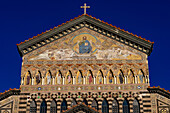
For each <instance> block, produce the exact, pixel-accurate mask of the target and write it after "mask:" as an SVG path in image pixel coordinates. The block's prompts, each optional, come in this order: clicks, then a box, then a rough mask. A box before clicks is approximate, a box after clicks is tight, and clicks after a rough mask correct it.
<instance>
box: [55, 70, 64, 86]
mask: <svg viewBox="0 0 170 113" xmlns="http://www.w3.org/2000/svg"><path fill="white" fill-rule="evenodd" d="M62 80H63V76H62V73H61V71H60V70H59V71H58V72H57V74H56V84H59V85H60V84H62V82H63V81H62Z"/></svg>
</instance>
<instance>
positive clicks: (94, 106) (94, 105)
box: [91, 99, 98, 110]
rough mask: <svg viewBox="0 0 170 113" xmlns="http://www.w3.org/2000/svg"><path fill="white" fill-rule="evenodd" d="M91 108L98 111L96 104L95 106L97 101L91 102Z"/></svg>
mask: <svg viewBox="0 0 170 113" xmlns="http://www.w3.org/2000/svg"><path fill="white" fill-rule="evenodd" d="M91 107H92V108H95V109H96V110H98V104H97V101H96V100H95V99H94V100H93V101H92V104H91Z"/></svg>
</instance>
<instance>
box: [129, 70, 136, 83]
mask: <svg viewBox="0 0 170 113" xmlns="http://www.w3.org/2000/svg"><path fill="white" fill-rule="evenodd" d="M134 83H135V77H134V73H133V71H132V70H131V69H130V70H129V72H128V84H134Z"/></svg>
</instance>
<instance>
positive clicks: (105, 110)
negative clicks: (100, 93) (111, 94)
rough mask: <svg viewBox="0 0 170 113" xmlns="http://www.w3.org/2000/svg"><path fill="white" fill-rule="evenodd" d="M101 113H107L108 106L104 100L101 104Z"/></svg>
mask: <svg viewBox="0 0 170 113" xmlns="http://www.w3.org/2000/svg"><path fill="white" fill-rule="evenodd" d="M102 113H109V105H108V102H107V100H106V99H104V100H103V102H102Z"/></svg>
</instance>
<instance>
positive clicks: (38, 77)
mask: <svg viewBox="0 0 170 113" xmlns="http://www.w3.org/2000/svg"><path fill="white" fill-rule="evenodd" d="M36 83H37V85H38V84H39V83H40V73H38V74H37V76H36Z"/></svg>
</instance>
